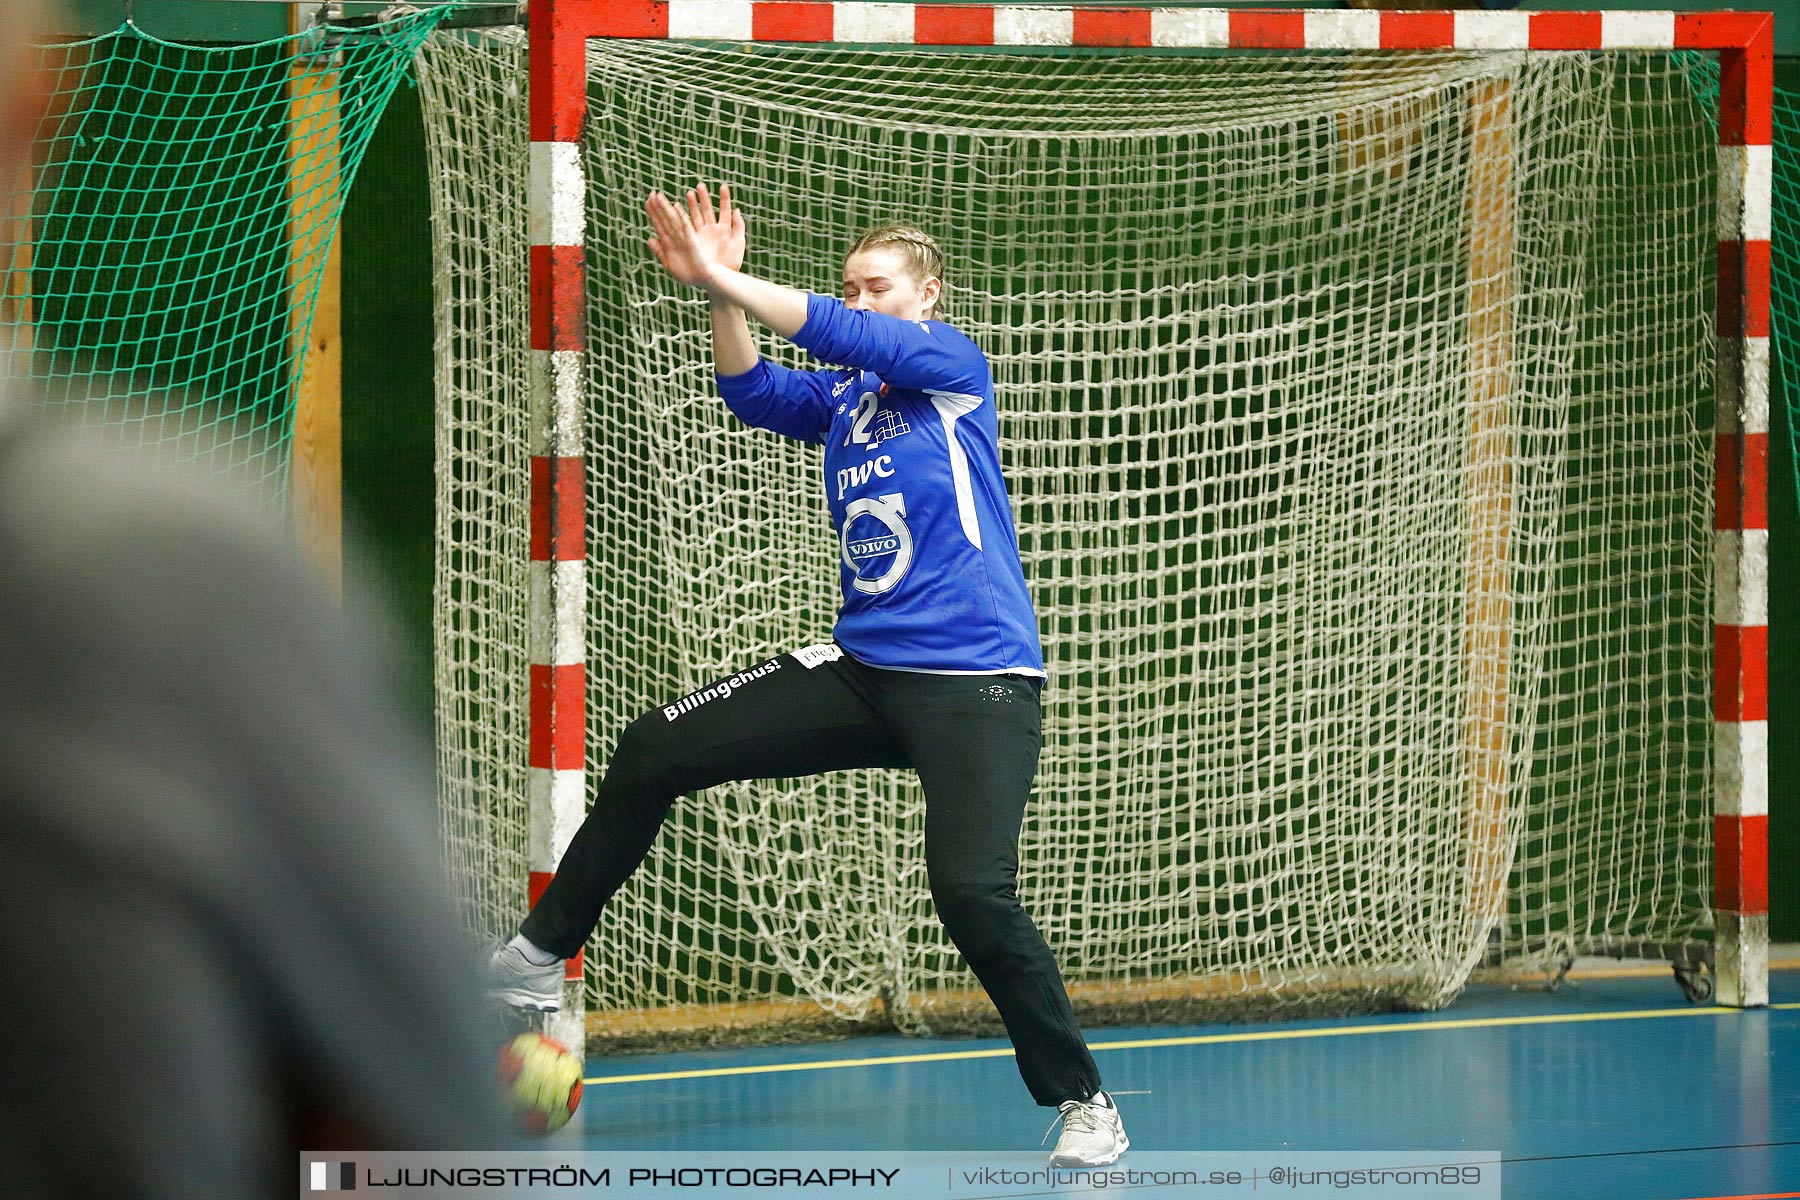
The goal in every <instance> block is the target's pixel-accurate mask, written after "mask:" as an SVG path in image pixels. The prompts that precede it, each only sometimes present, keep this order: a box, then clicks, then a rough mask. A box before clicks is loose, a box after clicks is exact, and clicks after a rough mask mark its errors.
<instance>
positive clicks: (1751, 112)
mask: <svg viewBox="0 0 1800 1200" xmlns="http://www.w3.org/2000/svg"><path fill="white" fill-rule="evenodd" d="M1710 22H1711V23H1710V24H1709V25H1708V28H1709V29H1711V30H1712V31H1714V32H1715V33H1724V32H1726V31H1727V30H1729V31H1731V32H1732V33H1733V34H1734V35H1735V37H1736V38H1737V39H1738V40H1737V43H1736V44H1735V45H1733V46H1730V47H1724V48H1721V50H1720V55H1719V66H1720V94H1719V226H1718V240H1719V257H1718V271H1719V301H1718V304H1719V312H1718V345H1719V365H1718V374H1717V379H1718V385H1717V395H1718V405H1717V407H1718V422H1717V447H1716V453H1715V456H1714V462H1715V470H1716V480H1717V492H1716V507H1715V518H1714V529H1715V533H1714V537H1715V539H1716V542H1715V551H1714V566H1715V570H1714V584H1713V598H1714V602H1713V622H1714V628H1713V635H1714V637H1713V687H1714V691H1713V719H1714V722H1715V726H1714V728H1715V731H1716V732H1715V736H1714V749H1713V909H1714V912H1715V916H1716V920H1717V931H1716V934H1715V942H1714V948H1715V958H1714V969H1715V973H1716V975H1717V979H1718V998H1719V1001H1720V1002H1721V1003H1724V1004H1736V1005H1743V1006H1746V1007H1748V1006H1752V1005H1764V1004H1767V1003H1768V1002H1769V982H1768V971H1769V765H1768V756H1769V504H1768V484H1769V249H1770V247H1769V234H1770V204H1771V188H1772V180H1773V174H1774V171H1773V148H1772V146H1771V140H1772V133H1773V130H1772V126H1771V116H1772V113H1771V108H1770V103H1771V87H1772V79H1773V76H1772V67H1773V64H1772V45H1771V42H1772V34H1771V32H1770V29H1771V25H1770V20H1769V18H1768V17H1767V16H1766V15H1764V14H1722V15H1720V16H1718V17H1714V18H1710Z"/></svg>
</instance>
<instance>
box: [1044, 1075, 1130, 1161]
mask: <svg viewBox="0 0 1800 1200" xmlns="http://www.w3.org/2000/svg"><path fill="white" fill-rule="evenodd" d="M1060 1111H1061V1112H1062V1116H1061V1117H1060V1118H1058V1119H1059V1120H1061V1121H1062V1127H1063V1128H1062V1136H1061V1137H1060V1138H1057V1139H1056V1149H1055V1150H1053V1151H1051V1152H1050V1165H1051V1166H1053V1167H1104V1166H1106V1165H1107V1164H1109V1163H1115V1162H1118V1161H1119V1155H1121V1154H1123V1153H1125V1151H1126V1150H1127V1149H1129V1148H1130V1146H1131V1139H1130V1138H1128V1137H1126V1136H1125V1123H1124V1122H1123V1121H1121V1120H1120V1119H1119V1108H1118V1106H1117V1105H1116V1104H1114V1103H1113V1099H1112V1097H1111V1096H1109V1095H1107V1094H1106V1093H1105V1092H1100V1093H1098V1094H1096V1095H1095V1096H1094V1098H1093V1099H1092V1100H1064V1101H1063V1102H1062V1104H1061V1106H1060Z"/></svg>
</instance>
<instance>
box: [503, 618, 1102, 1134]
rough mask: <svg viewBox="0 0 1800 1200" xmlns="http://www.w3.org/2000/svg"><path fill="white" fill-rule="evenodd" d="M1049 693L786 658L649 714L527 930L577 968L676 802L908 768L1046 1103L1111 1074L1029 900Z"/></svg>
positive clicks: (1073, 1095)
mask: <svg viewBox="0 0 1800 1200" xmlns="http://www.w3.org/2000/svg"><path fill="white" fill-rule="evenodd" d="M1041 689H1042V683H1041V681H1040V680H1037V679H1035V678H1030V677H1027V676H1019V675H925V674H917V673H913V672H907V671H889V670H882V669H880V668H876V667H869V666H865V665H863V664H862V663H860V662H857V661H856V660H855V659H853V658H851V657H850V656H849V655H848V654H845V653H843V652H842V651H841V650H839V648H838V647H836V646H831V645H826V646H823V647H813V648H810V649H809V650H803V651H797V652H795V653H794V654H783V655H780V656H779V657H777V658H774V659H770V660H768V661H767V662H763V663H757V664H755V665H753V666H751V667H747V668H745V669H744V670H742V671H739V672H737V673H736V674H734V675H728V676H726V677H725V678H724V679H722V680H720V681H719V682H718V683H715V684H713V685H711V686H710V687H707V688H703V689H701V690H700V691H698V692H695V693H693V694H691V695H689V696H684V697H681V698H680V699H678V700H676V701H673V702H671V703H670V704H668V705H667V706H664V707H658V708H655V709H652V710H651V711H649V712H647V713H645V714H644V715H642V716H641V717H639V718H638V719H637V720H635V721H633V722H632V723H631V725H630V726H628V727H627V728H626V730H625V732H624V733H623V734H621V735H620V737H619V744H618V746H617V747H616V748H615V749H614V751H613V755H612V759H611V761H610V762H609V763H608V765H607V769H606V776H605V778H604V779H602V780H601V781H600V786H599V788H598V789H597V791H596V792H595V796H594V806H593V809H592V811H590V812H589V813H588V816H587V819H586V820H585V821H583V822H582V825H581V829H580V830H579V831H577V833H576V834H575V838H574V841H573V842H571V843H570V845H569V849H568V852H567V853H566V854H564V856H563V860H562V864H561V866H560V867H559V869H558V870H557V873H556V878H555V879H554V880H552V881H551V883H550V886H549V887H548V888H547V889H546V890H545V892H544V895H543V896H542V898H541V899H539V901H538V903H537V906H536V907H535V908H534V909H532V912H531V915H530V916H529V917H527V918H526V920H525V923H524V925H523V926H522V929H521V931H522V932H523V933H524V934H525V936H526V937H528V938H530V939H531V941H533V942H534V943H536V944H537V945H539V946H541V947H543V948H544V949H546V950H550V951H554V952H555V953H557V954H561V955H563V956H565V957H569V956H572V955H574V954H575V953H576V951H578V950H580V949H581V947H582V945H583V944H584V943H585V942H586V941H587V938H588V935H589V934H590V933H592V932H593V929H594V926H595V924H596V923H597V922H598V921H599V918H600V910H601V909H602V908H603V907H604V906H605V904H606V902H607V901H608V900H609V899H611V898H612V895H613V893H614V892H616V891H618V890H619V887H620V885H622V884H623V883H624V882H625V880H626V878H627V877H629V876H630V875H631V873H632V872H633V871H635V870H636V869H637V867H638V864H639V863H641V862H642V861H643V859H644V855H645V854H646V853H647V852H648V851H649V849H650V844H651V842H652V841H654V840H655V838H656V832H657V830H658V829H660V828H661V826H662V822H663V818H664V817H665V816H667V815H668V812H669V809H670V807H671V806H672V805H673V804H674V802H675V800H676V798H677V797H679V796H683V795H686V794H688V793H690V792H695V791H699V790H700V789H702V788H708V787H713V786H715V785H717V784H721V783H727V782H730V781H732V780H739V779H793V778H799V777H802V776H807V775H818V774H821V773H823V772H826V771H840V770H847V769H849V768H852V767H911V768H912V769H913V770H915V771H917V772H918V775H919V781H920V783H921V784H923V786H924V789H925V863H926V869H927V871H928V872H929V874H930V879H931V897H932V900H933V901H934V902H935V903H936V905H937V911H938V917H939V919H940V920H942V921H943V923H944V928H945V929H946V930H947V931H948V932H949V934H950V938H951V940H952V941H954V942H955V943H956V947H957V949H958V950H960V951H961V952H962V955H963V957H964V958H965V959H967V960H968V962H969V965H970V966H971V967H973V968H974V970H975V974H976V975H977V977H979V978H980V980H981V983H982V986H983V987H985V988H986V989H987V994H988V996H989V998H990V999H992V1000H993V1002H994V1007H995V1008H997V1009H999V1011H1000V1017H1001V1019H1002V1020H1003V1021H1005V1023H1006V1030H1007V1033H1008V1034H1009V1035H1011V1037H1012V1042H1013V1047H1014V1049H1015V1050H1016V1051H1017V1053H1018V1063H1019V1073H1020V1074H1021V1075H1022V1076H1024V1079H1025V1085H1026V1086H1027V1087H1028V1088H1030V1089H1031V1095H1032V1097H1033V1099H1035V1100H1036V1101H1037V1102H1038V1103H1039V1104H1044V1105H1056V1104H1059V1103H1061V1102H1062V1101H1064V1100H1070V1099H1086V1098H1087V1097H1088V1096H1090V1095H1092V1094H1093V1093H1094V1092H1095V1091H1097V1090H1099V1087H1100V1072H1099V1069H1098V1068H1097V1067H1095V1065H1094V1059H1093V1056H1092V1055H1090V1054H1089V1053H1088V1049H1087V1045H1086V1044H1085V1043H1084V1042H1083V1041H1082V1039H1081V1032H1080V1030H1079V1029H1078V1028H1076V1025H1075V1013H1074V1010H1073V1009H1072V1008H1071V1007H1070V1005H1069V997H1068V993H1067V992H1066V991H1065V990H1064V988H1063V983H1062V976H1061V974H1060V973H1059V972H1058V971H1057V968H1056V962H1055V960H1054V959H1053V958H1052V957H1051V955H1050V950H1049V948H1048V947H1047V946H1045V944H1044V938H1043V935H1042V934H1040V933H1039V932H1038V930H1037V927H1036V926H1035V925H1033V924H1032V923H1031V918H1030V917H1028V916H1027V915H1026V914H1025V910H1024V908H1023V907H1021V906H1020V904H1019V897H1018V891H1017V888H1016V878H1017V874H1018V865H1019V859H1018V841H1019V827H1020V824H1021V822H1022V821H1023V820H1024V815H1025V804H1026V801H1027V800H1028V799H1029V798H1030V795H1031V781H1032V777H1033V776H1034V775H1035V774H1036V773H1037V758H1038V748H1039V746H1040V744H1041V741H1042V732H1041V720H1042V714H1041V710H1040V708H1039V693H1040V691H1041Z"/></svg>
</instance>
